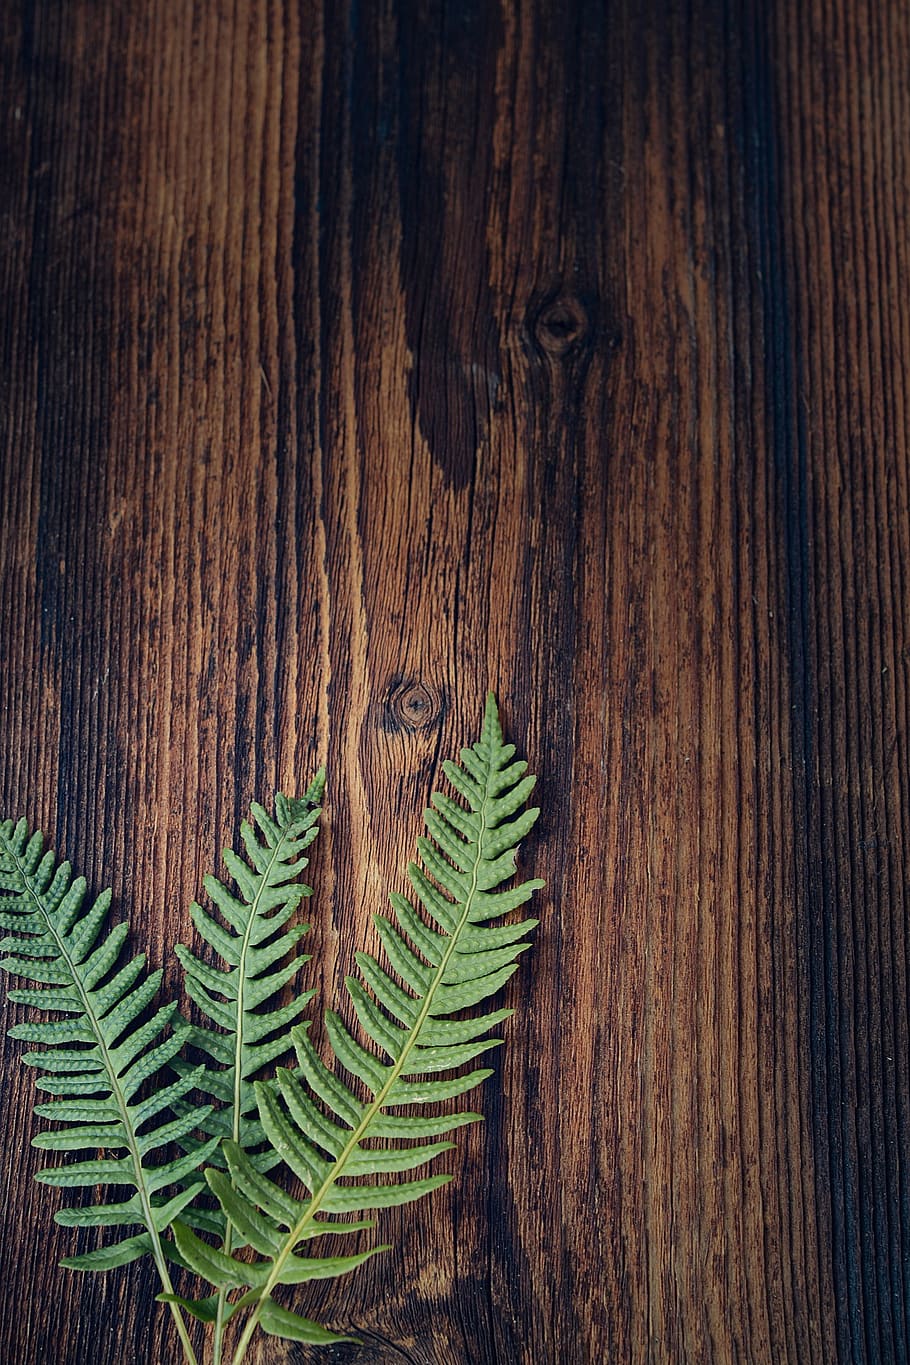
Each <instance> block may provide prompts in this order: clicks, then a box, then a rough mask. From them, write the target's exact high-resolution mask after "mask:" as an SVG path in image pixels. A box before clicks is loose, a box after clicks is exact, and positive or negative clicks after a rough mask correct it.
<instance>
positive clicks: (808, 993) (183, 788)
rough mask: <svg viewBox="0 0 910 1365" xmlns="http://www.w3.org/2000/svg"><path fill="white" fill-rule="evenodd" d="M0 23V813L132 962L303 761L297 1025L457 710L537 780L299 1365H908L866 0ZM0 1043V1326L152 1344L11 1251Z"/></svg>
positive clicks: (394, 848)
mask: <svg viewBox="0 0 910 1365" xmlns="http://www.w3.org/2000/svg"><path fill="white" fill-rule="evenodd" d="M0 32H2V70H0V109H2V122H0V128H2V133H0V136H2V152H0V288H2V298H3V307H2V314H0V383H2V397H0V441H2V447H0V448H2V452H3V453H2V471H0V479H2V483H0V497H2V503H0V521H2V542H0V563H2V583H0V613H2V615H0V626H2V634H0V708H2V709H0V715H2V737H0V797H2V808H3V810H4V812H9V813H11V814H12V813H20V812H25V813H26V814H27V815H28V816H29V818H30V820H32V821H33V822H35V823H37V824H40V825H42V826H43V827H44V828H45V829H46V830H47V831H48V832H49V834H50V835H51V837H52V839H53V840H54V842H55V844H56V846H57V847H58V848H59V849H60V850H61V851H63V852H65V853H67V854H68V855H72V856H74V857H75V858H77V859H78V861H79V863H80V865H81V866H82V867H83V869H84V870H85V871H86V873H87V874H88V876H89V878H90V881H91V883H92V885H93V886H95V887H100V886H101V885H103V884H105V883H106V882H108V881H111V882H112V883H113V886H114V889H115V893H116V897H117V904H118V905H120V906H121V907H123V908H124V909H127V908H128V909H129V911H130V913H131V916H132V919H133V923H134V925H135V929H136V935H137V938H138V940H139V941H140V942H141V943H143V944H145V945H147V947H148V949H149V951H150V954H151V956H152V958H153V959H154V960H155V961H156V962H160V961H162V960H164V957H165V952H166V945H168V944H169V943H170V942H172V941H173V939H174V938H176V937H178V936H180V935H185V934H186V932H187V930H186V917H185V908H186V906H187V904H188V902H189V900H190V899H191V897H192V896H193V895H195V894H197V893H198V890H199V887H200V882H201V877H202V874H203V872H204V871H206V870H208V869H210V868H212V867H213V866H214V865H215V863H216V860H217V856H218V850H219V849H220V848H221V846H222V844H223V843H225V842H229V841H231V840H232V839H233V837H234V831H235V830H236V826H237V823H238V820H239V819H240V818H241V816H242V815H243V814H244V813H245V810H246V807H247V803H248V801H249V799H250V798H251V797H253V796H258V797H262V796H265V795H267V794H268V793H270V792H271V791H272V790H273V789H274V788H275V787H276V786H280V787H282V788H284V789H285V790H287V789H293V788H294V787H295V786H300V785H301V784H302V783H303V781H304V779H305V777H306V776H307V775H308V774H309V772H310V771H311V770H312V768H313V767H314V766H315V765H316V763H317V762H318V761H320V760H322V759H323V758H326V759H327V760H328V763H329V765H330V770H331V797H330V804H329V808H328V812H329V813H328V817H327V825H328V828H327V836H326V838H325V839H324V840H323V841H322V843H321V846H320V848H319V853H318V856H317V859H316V863H315V869H314V875H315V876H316V877H317V878H318V883H319V887H320V892H319V896H318V900H317V901H316V902H315V905H314V917H315V925H316V928H315V930H314V935H313V938H314V946H315V951H316V952H317V958H316V962H315V963H314V972H315V979H316V980H317V981H318V983H319V984H320V986H321V987H322V988H323V991H324V992H325V994H326V995H327V996H328V995H330V994H333V993H334V992H335V991H336V990H337V987H338V984H339V982H340V980H341V977H342V976H343V974H344V972H345V970H347V968H348V966H349V964H350V962H351V957H352V953H353V951H354V950H355V948H356V947H359V946H362V945H363V944H365V943H367V942H369V941H370V936H371V932H372V931H371V929H370V925H369V915H370V912H371V911H372V910H373V909H375V908H377V907H378V906H380V905H381V904H382V902H383V899H384V894H385V889H386V888H388V887H393V886H398V885H400V882H401V869H402V867H403V864H404V861H405V859H406V857H407V856H408V855H409V852H410V850H411V847H412V843H413V838H414V835H415V833H416V831H417V821H418V819H419V812H420V810H421V809H422V807H423V804H424V802H425V799H426V796H427V794H428V793H429V791H430V790H431V787H432V785H433V783H434V782H435V781H436V780H437V776H438V772H437V770H438V762H439V760H440V758H441V757H444V756H445V755H447V754H448V753H450V752H451V751H452V750H453V749H454V748H455V747H456V746H457V745H458V744H459V743H460V742H461V741H462V739H463V738H465V737H467V736H468V735H470V734H472V733H473V731H474V729H475V727H476V724H477V721H478V717H479V712H480V707H481V704H482V697H483V692H484V690H485V688H486V687H487V685H488V684H489V685H492V686H493V687H495V688H496V689H497V691H498V693H499V696H500V699H501V702H502V705H503V709H504V714H505V717H506V721H507V725H508V727H509V730H510V731H511V733H512V735H513V736H514V737H516V738H517V739H518V740H519V742H520V744H521V746H522V748H523V749H524V750H525V752H526V753H527V754H528V755H529V757H530V758H531V761H532V764H533V766H535V767H536V768H537V770H538V771H540V772H541V773H542V775H543V781H542V793H543V804H544V807H545V817H544V819H543V820H542V822H541V827H540V832H539V834H538V835H535V837H534V838H533V839H529V840H528V841H527V843H526V846H525V850H524V854H525V857H524V865H525V868H526V869H527V870H528V871H529V872H530V871H531V870H532V869H533V871H534V872H535V873H539V874H541V875H544V876H546V878H547V879H548V891H547V893H546V895H545V898H544V901H543V906H542V911H541V913H542V919H543V923H542V926H541V929H540V931H539V935H538V941H537V945H536V948H535V950H534V953H533V954H532V955H531V956H530V957H528V958H525V959H524V960H523V965H522V968H521V970H520V971H519V973H518V974H517V976H516V977H514V978H513V980H512V982H511V983H510V986H509V988H508V989H507V991H506V992H505V998H506V1001H507V1003H508V1004H510V1005H513V1006H515V1007H516V1008H517V1014H516V1015H515V1017H514V1019H513V1020H512V1021H511V1023H510V1025H509V1030H508V1046H507V1047H506V1049H504V1051H503V1053H502V1058H501V1063H500V1072H499V1076H498V1078H497V1080H496V1082H495V1083H492V1084H490V1085H489V1087H488V1089H487V1093H486V1095H485V1098H484V1106H485V1111H486V1114H487V1122H486V1125H485V1127H484V1128H483V1129H482V1131H476V1132H472V1133H471V1134H470V1135H469V1136H467V1137H466V1138H465V1140H464V1141H463V1142H462V1143H461V1145H460V1148H459V1151H458V1153H457V1154H456V1155H455V1156H454V1158H453V1167H454V1168H455V1169H457V1171H458V1178H457V1179H456V1181H455V1182H454V1183H453V1184H452V1185H451V1186H450V1187H449V1188H448V1189H447V1191H446V1192H444V1193H442V1194H440V1195H437V1196H436V1197H435V1198H434V1199H433V1200H432V1201H425V1203H424V1204H423V1205H421V1206H417V1207H413V1208H408V1209H404V1210H402V1211H399V1212H398V1213H395V1214H390V1215H388V1216H387V1217H385V1218H384V1219H383V1226H384V1233H385V1234H387V1235H388V1238H389V1239H390V1240H392V1241H394V1242H395V1244H396V1248H395V1251H394V1252H393V1253H391V1254H390V1255H387V1256H386V1257H384V1258H381V1259H379V1260H377V1261H376V1262H373V1263H371V1265H370V1267H369V1268H368V1269H365V1270H363V1271H361V1272H360V1273H359V1274H358V1275H357V1276H356V1277H355V1278H353V1279H351V1280H348V1281H346V1282H344V1283H343V1284H339V1285H337V1286H333V1287H331V1288H329V1289H326V1290H325V1291H324V1292H321V1293H320V1292H318V1291H317V1292H315V1293H313V1294H311V1295H309V1296H308V1298H307V1303H308V1304H309V1306H310V1307H311V1308H312V1310H313V1311H314V1313H316V1314H318V1313H322V1314H324V1315H325V1316H326V1317H327V1319H328V1320H329V1321H331V1322H334V1323H337V1324H338V1325H340V1326H348V1325H353V1326H354V1327H356V1328H357V1329H358V1331H359V1332H360V1333H361V1335H362V1337H363V1339H364V1341H365V1342H366V1343H367V1345H366V1348H365V1350H364V1351H363V1352H362V1353H360V1354H357V1353H354V1352H350V1351H339V1352H337V1353H336V1354H335V1355H334V1356H332V1357H331V1358H332V1359H337V1360H338V1361H342V1360H344V1361H351V1362H353V1361H355V1360H358V1361H367V1360H369V1361H371V1362H388V1365H392V1362H396V1361H398V1362H400V1361H409V1362H411V1363H412V1365H494V1363H495V1365H532V1362H533V1365H564V1363H565V1362H575V1361H578V1362H590V1363H591V1365H599V1362H601V1361H604V1360H612V1361H618V1362H625V1361H635V1362H644V1361H652V1362H661V1361H692V1362H701V1361H704V1362H726V1361H731V1362H732V1361H755V1362H781V1361H788V1362H794V1363H797V1362H798V1363H799V1365H803V1363H808V1362H819V1363H821V1362H831V1361H835V1360H836V1361H839V1362H843V1365H848V1362H869V1365H872V1363H873V1362H878V1361H886V1362H887V1361H906V1360H907V1359H908V1356H910V1324H908V1312H910V1071H908V1065H910V1049H908V1024H907V1017H908V1015H907V1002H908V971H910V936H908V926H907V887H906V874H905V867H906V862H905V857H906V853H905V850H906V842H907V839H908V832H910V831H908V821H910V786H908V784H910V776H908V775H910V755H908V746H907V723H908V693H907V685H908V660H910V654H908V649H910V640H908V608H907V604H908V601H910V595H908V590H910V583H908V573H910V505H908V485H910V477H908V464H907V449H908V447H907V432H908V416H907V406H906V404H907V394H906V377H907V373H908V370H907V366H908V361H910V303H908V300H910V294H908V280H910V277H908V253H910V236H908V229H910V223H908V217H910V178H908V177H910V168H908V155H910V94H908V86H907V80H906V72H907V69H908V61H910V10H908V8H907V7H906V6H905V5H901V4H896V3H891V4H889V3H887V0H874V2H873V0H805V3H800V4H793V3H789V0H769V3H759V0H743V3H731V4H729V5H724V4H721V3H720V2H719V0H690V3H686V4H683V3H676V0H671V2H670V3H668V0H634V3H633V2H631V0H628V2H627V0H618V2H617V3H615V4H614V3H610V4H604V3H601V2H600V0H598V2H595V0H560V3H558V4H557V3H547V0H502V2H501V3H495V0H461V2H460V3H451V2H450V3H448V4H446V3H444V0H399V3H393V0H365V2H363V3H360V4H357V3H355V0H337V3H336V2H335V0H333V3H331V4H325V5H324V6H322V7H320V6H319V5H317V4H316V3H313V0H304V3H302V4H293V3H290V4H281V3H279V0H270V3H266V2H265V0H263V3H255V0H235V2H234V3H232V4H230V5H228V4H219V5H216V4H206V3H204V0H199V3H197V4H196V5H192V4H176V3H168V0H151V2H150V3H148V4H142V5H139V4H128V3H126V2H125V0H124V3H112V4H96V3H91V2H90V0H69V3H67V4H57V3H54V2H53V0H18V2H17V3H9V4H6V5H4V6H2V7H0ZM170 970H171V973H172V979H173V964H171V966H170ZM4 1014H5V1016H6V1017H5V1021H4V1022H6V1023H11V1022H13V1020H14V1019H16V1018H17V1017H18V1015H17V1011H16V1010H14V1009H13V1008H12V1007H10V1006H7V1007H6V1008H5V1010H4ZM17 1052H18V1046H17V1045H13V1044H9V1043H7V1044H6V1047H5V1050H4V1054H3V1058H4V1060H3V1069H2V1085H3V1101H4V1121H3V1125H2V1139H0V1141H2V1159H0V1182H2V1184H0V1189H2V1202H3V1206H4V1209H5V1216H4V1219H3V1221H2V1226H0V1263H2V1265H3V1268H4V1288H3V1295H2V1303H0V1341H2V1343H3V1346H2V1350H0V1354H2V1355H3V1357H4V1358H5V1359H8V1360H10V1361H16V1362H17V1365H46V1363H47V1362H50V1361H54V1362H60V1365H75V1363H76V1362H82V1361H86V1360H91V1361H93V1362H96V1365H115V1363H118V1365H119V1362H124V1361H130V1360H137V1361H140V1362H152V1361H168V1362H169V1361H176V1360H177V1352H176V1349H175V1343H174V1339H173V1338H172V1336H171V1335H170V1327H169V1325H168V1324H167V1321H166V1318H165V1317H164V1315H163V1314H161V1313H160V1312H159V1310H157V1309H155V1307H154V1305H153V1304H152V1303H151V1299H152V1296H153V1294H154V1292H155V1284H154V1282H153V1278H152V1276H151V1274H150V1273H148V1272H147V1271H146V1270H145V1269H143V1268H140V1267H133V1268H131V1269H130V1270H129V1271H127V1272H123V1273H120V1274H117V1275H116V1276H114V1277H111V1278H110V1279H107V1280H105V1279H102V1278H92V1279H82V1280H80V1279H78V1278H77V1277H75V1276H72V1275H68V1274H66V1273H65V1272H62V1271H59V1270H58V1269H56V1266H55V1262H56V1261H57V1259H58V1258H59V1257H60V1256H61V1255H63V1254H65V1253H66V1251H67V1250H70V1249H71V1248H72V1246H73V1238H74V1234H73V1233H72V1232H70V1231H67V1230H63V1229H58V1228H56V1227H55V1225H54V1224H53V1222H52V1214H53V1209H54V1207H55V1199H56V1195H55V1194H54V1193H53V1192H50V1191H47V1190H44V1189H39V1188H37V1187H35V1186H34V1185H33V1183H32V1181H31V1178H30V1172H31V1171H32V1170H33V1169H34V1168H35V1167H36V1166H37V1165H38V1164H39V1162H38V1153H37V1152H35V1151H33V1150H32V1149H31V1148H30V1147H29V1146H28V1141H29V1138H30V1136H31V1132H32V1127H33V1121H32V1118H31V1115H30V1113H29V1108H30V1105H31V1102H32V1100H33V1091H32V1084H31V1082H32V1077H31V1076H30V1075H28V1074H25V1073H24V1070H23V1069H21V1068H19V1066H18V1063H17V1060H16V1057H17ZM159 1331H161V1332H164V1333H166V1334H167V1335H166V1336H165V1337H164V1339H163V1340H159V1337H158V1333H159ZM315 1358H316V1357H315V1356H310V1355H308V1354H307V1353H306V1352H305V1351H303V1350H302V1349H297V1350H295V1349H291V1348H288V1349H285V1348H283V1347H281V1346H280V1345H272V1346H271V1347H270V1348H269V1349H268V1350H266V1349H263V1350H261V1352H260V1354H259V1355H258V1356H257V1360H258V1361H265V1360H266V1359H268V1360H269V1361H278V1360H282V1359H287V1360H298V1361H303V1360H310V1359H313V1360H315ZM322 1358H323V1359H325V1358H327V1357H322Z"/></svg>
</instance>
